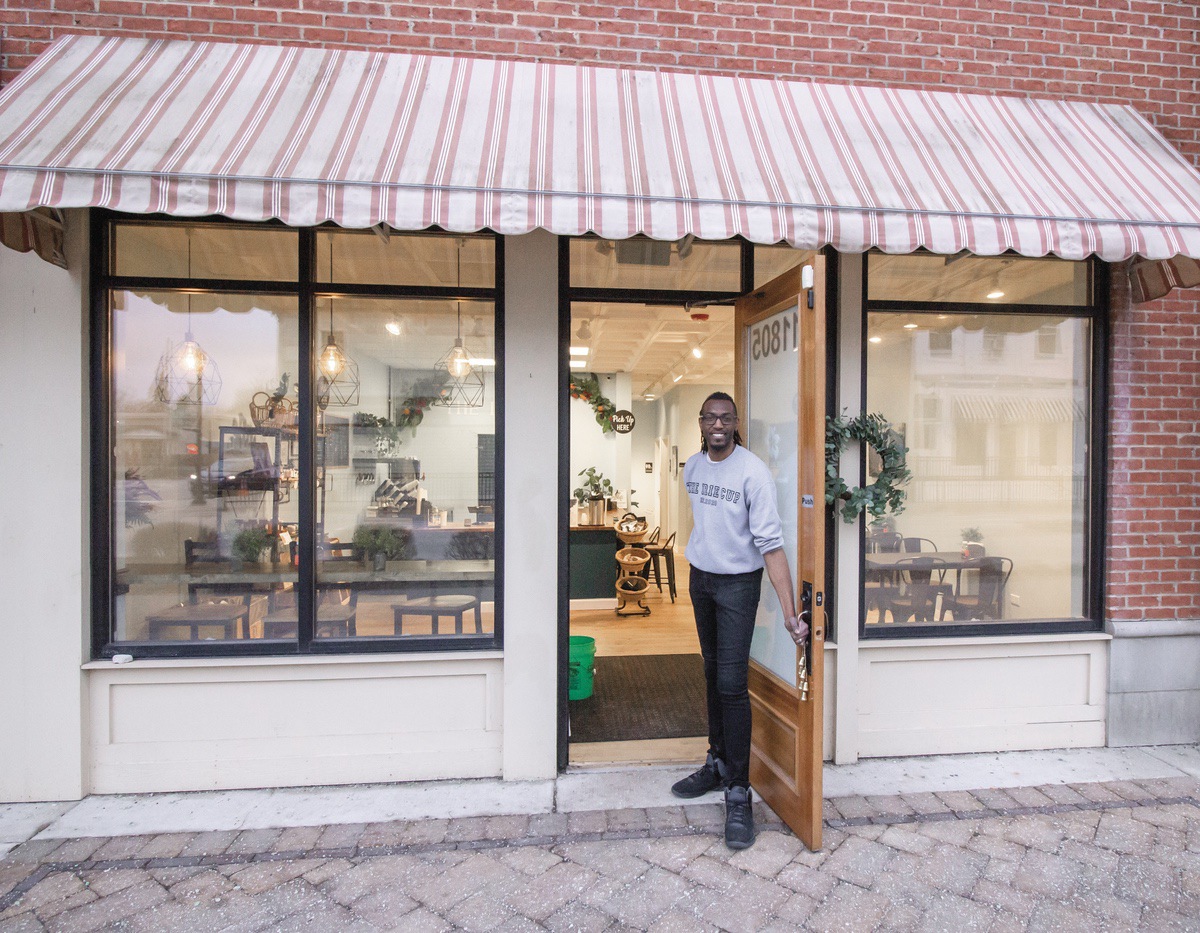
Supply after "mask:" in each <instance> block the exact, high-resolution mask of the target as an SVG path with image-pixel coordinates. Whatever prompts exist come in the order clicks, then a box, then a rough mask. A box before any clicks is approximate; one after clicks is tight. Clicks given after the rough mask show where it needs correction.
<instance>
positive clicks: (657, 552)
mask: <svg viewBox="0 0 1200 933" xmlns="http://www.w3.org/2000/svg"><path fill="white" fill-rule="evenodd" d="M654 531H655V534H657V533H658V529H657V528H656V529H655V530H654ZM642 547H643V548H645V549H646V550H647V551H649V552H650V564H649V567H650V571H649V573H647V575H646V579H647V580H649V579H650V574H653V580H654V583H655V585H657V586H658V591H659V592H660V593H661V592H662V568H661V567H660V566H659V563H658V562H659V561H660V560H662V561H665V562H666V565H667V592H668V593H670V594H671V602H675V532H673V531H672V532H671V534H670V535H669V536H668V537H667V540H666V541H664V542H663V543H662V544H657V543H654V544H651V543H643V544H642Z"/></svg>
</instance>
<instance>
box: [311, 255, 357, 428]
mask: <svg viewBox="0 0 1200 933" xmlns="http://www.w3.org/2000/svg"><path fill="white" fill-rule="evenodd" d="M329 281H330V282H332V281H333V243H332V242H330V244H329ZM360 387H361V383H360V382H359V378H358V364H357V363H356V362H354V360H352V359H351V358H350V357H349V356H347V355H346V352H345V351H344V350H343V349H342V348H341V347H339V346H338V343H337V338H336V337H335V336H334V332H333V298H330V299H329V338H328V339H327V340H326V342H325V347H324V349H322V350H321V353H320V355H319V356H318V357H317V407H318V408H320V410H321V411H324V410H325V409H326V408H328V407H329V406H330V405H336V406H339V407H343V408H346V407H352V406H354V405H357V404H358V396H359V390H360Z"/></svg>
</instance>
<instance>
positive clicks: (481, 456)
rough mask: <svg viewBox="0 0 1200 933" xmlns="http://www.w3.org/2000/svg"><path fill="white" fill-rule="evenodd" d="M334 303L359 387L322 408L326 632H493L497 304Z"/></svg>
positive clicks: (320, 498) (321, 558) (321, 581)
mask: <svg viewBox="0 0 1200 933" xmlns="http://www.w3.org/2000/svg"><path fill="white" fill-rule="evenodd" d="M326 303H327V300H326V299H322V301H321V304H322V305H325V304H326ZM331 303H332V305H333V318H334V320H335V322H336V327H337V328H339V329H340V333H339V335H338V339H339V340H340V341H341V343H342V345H343V347H344V349H345V352H346V354H347V355H348V357H350V358H351V359H353V360H354V361H355V362H356V364H357V366H358V372H359V374H360V379H361V386H360V392H359V396H358V398H357V400H356V401H355V402H354V403H353V404H339V403H337V401H336V400H332V401H330V402H329V403H328V404H327V405H326V406H325V407H324V409H323V410H321V411H320V412H319V421H320V423H321V425H322V434H321V436H320V437H319V438H318V446H317V451H318V464H319V467H320V469H319V473H318V490H317V531H318V539H317V541H318V571H317V573H318V585H319V591H320V593H321V594H322V595H321V601H320V607H319V612H318V627H317V636H318V637H325V636H347V635H351V636H401V635H402V636H427V635H440V636H446V637H451V638H452V637H454V636H458V635H464V636H471V635H479V634H490V633H491V632H492V631H493V616H494V611H493V610H494V595H493V580H494V556H495V539H494V527H495V526H494V507H495V397H496V385H495V378H496V365H495V327H494V310H493V306H492V304H491V303H490V302H481V301H474V302H470V301H463V302H457V301H434V300H425V301H421V300H405V301H399V300H381V299H365V298H363V299H345V298H338V299H336V300H331ZM392 325H394V326H392ZM397 330H398V331H399V333H395V331H397ZM322 342H323V340H322ZM456 350H458V351H461V353H458V354H456V353H455V352H454V351H456ZM321 402H322V399H321V398H320V397H319V396H318V398H317V404H318V406H320V404H321ZM322 619H324V621H322ZM345 619H349V620H350V621H349V622H348V623H347V622H346V621H341V620H345Z"/></svg>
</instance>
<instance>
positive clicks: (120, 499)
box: [106, 221, 497, 654]
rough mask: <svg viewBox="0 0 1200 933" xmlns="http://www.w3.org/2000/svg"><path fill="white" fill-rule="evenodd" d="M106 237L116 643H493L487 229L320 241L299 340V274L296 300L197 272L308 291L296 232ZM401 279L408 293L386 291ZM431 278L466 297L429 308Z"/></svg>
mask: <svg viewBox="0 0 1200 933" xmlns="http://www.w3.org/2000/svg"><path fill="white" fill-rule="evenodd" d="M110 230H111V231H112V242H113V248H112V252H111V256H110V258H111V260H112V263H113V268H112V269H109V270H108V274H109V276H110V277H111V278H110V284H111V285H113V286H114V287H113V288H112V289H111V290H110V291H109V293H108V299H109V308H110V316H111V397H110V398H109V400H108V408H107V411H106V415H107V416H108V417H110V418H111V422H110V427H111V432H112V445H113V460H112V464H111V466H112V471H111V476H112V477H113V481H112V487H111V489H110V490H109V501H110V503H111V510H112V511H111V541H110V553H111V558H112V560H111V564H112V567H111V571H112V576H111V589H110V591H109V596H110V608H111V616H110V619H109V626H110V627H109V630H108V633H107V634H108V635H109V637H110V639H111V640H112V641H113V642H115V643H126V644H142V645H147V644H157V645H160V646H171V645H185V646H186V645H188V644H190V645H192V646H193V647H192V648H191V649H190V650H189V649H186V648H185V649H184V650H183V652H182V653H193V654H195V653H202V652H203V648H201V647H200V645H201V644H202V643H210V642H227V643H242V644H246V643H248V642H250V641H252V640H253V641H257V642H259V643H262V642H271V641H274V642H276V643H277V644H278V645H279V646H280V647H281V648H283V647H287V646H292V647H293V648H294V647H295V645H296V644H297V643H298V642H299V641H302V640H304V639H306V638H307V637H308V636H307V634H306V633H307V631H308V630H309V629H310V627H311V631H312V633H313V637H315V638H317V639H331V638H337V639H353V638H372V637H376V638H383V637H386V638H389V639H392V638H399V639H401V640H403V641H407V642H409V643H414V644H416V643H420V642H421V641H422V640H423V639H424V640H428V639H429V638H430V637H433V638H435V639H436V640H437V643H438V644H441V643H443V642H446V643H453V642H454V641H455V640H456V639H458V640H460V641H462V640H465V639H470V638H478V637H479V636H484V637H490V636H491V635H492V634H493V633H494V632H495V629H496V624H495V598H494V580H495V570H494V567H495V550H496V539H495V534H494V528H495V525H494V521H495V510H496V505H497V493H496V468H495V459H496V458H495V449H496V443H495V441H496V435H495V431H496V425H495V411H496V388H497V387H496V341H495V334H496V321H495V317H496V315H495V307H494V304H493V303H492V301H491V300H490V294H491V293H490V292H483V294H484V295H485V296H488V299H489V300H483V299H481V297H480V293H481V292H482V290H483V289H484V288H490V287H491V286H492V285H493V284H494V281H495V241H494V239H493V238H491V237H486V236H476V237H470V236H453V237H452V236H445V235H440V236H411V237H407V236H400V235H396V236H394V237H391V238H390V239H389V238H385V237H379V236H377V235H376V234H374V233H369V232H368V233H361V232H348V231H338V230H330V229H323V230H321V231H318V232H317V233H316V235H315V240H316V252H317V257H318V264H319V265H320V263H321V261H322V260H323V261H324V266H323V268H324V272H325V275H324V276H321V275H320V274H319V273H318V275H317V278H318V279H319V280H321V281H323V282H328V283H330V285H329V286H318V287H323V288H325V289H326V291H324V292H320V291H318V292H317V294H316V296H315V302H314V304H313V307H312V311H313V314H312V318H311V320H312V324H311V329H309V330H307V331H306V332H305V334H304V335H303V336H302V334H301V330H300V320H301V315H300V311H299V308H300V304H299V297H298V296H299V295H300V293H301V288H300V287H301V284H302V283H300V282H299V281H296V286H295V292H294V293H293V294H290V295H287V296H268V295H255V294H247V293H237V292H221V293H215V292H207V293H205V292H203V291H202V290H203V289H205V288H214V287H216V286H217V285H218V284H221V285H222V286H224V285H225V283H217V282H214V281H206V280H205V278H204V276H206V275H214V276H215V275H217V274H220V275H222V276H224V277H225V278H227V279H235V278H239V277H240V278H244V279H246V280H247V284H246V285H245V286H244V287H245V288H247V289H253V286H252V285H250V284H249V282H250V281H261V280H262V279H263V278H270V279H274V280H284V281H287V280H294V279H296V275H297V273H296V262H295V260H296V257H297V256H298V255H299V250H298V244H299V239H298V233H297V231H295V230H286V229H280V228H270V227H266V226H253V225H229V224H144V223H139V222H131V223H125V222H123V221H115V222H113V224H112V225H111V227H110ZM114 269H115V270H118V271H114ZM120 274H124V275H137V276H148V277H151V278H163V277H167V278H171V277H188V278H191V279H192V280H193V281H194V283H195V286H194V287H195V288H196V292H195V293H193V294H188V293H185V292H183V291H168V290H157V291H147V290H138V289H123V288H120V287H116V286H120V285H123V284H127V280H122V279H121V278H120V277H119V275H120ZM397 283H401V284H407V286H408V287H406V288H404V289H396V291H401V290H402V291H404V293H405V296H404V297H402V298H401V297H396V296H392V297H388V296H387V295H386V294H385V292H386V289H385V287H384V286H387V285H389V284H397ZM189 284H190V283H189ZM360 286H362V287H360ZM414 286H415V287H414ZM422 286H428V287H429V289H430V291H434V292H438V294H439V295H445V294H446V292H447V287H453V288H459V287H461V288H462V289H463V290H464V294H462V295H455V296H454V298H453V299H449V300H447V299H445V298H443V297H436V298H435V297H424V298H423V297H420V296H419V295H420V288H421V287H422ZM269 288H270V289H277V288H279V286H278V285H277V284H274V283H272V285H270V286H269ZM439 290H440V291H439ZM356 292H358V293H359V294H358V295H356ZM362 292H369V293H370V294H369V295H363V294H361V293H362ZM302 339H303V340H310V341H311V344H312V354H313V373H312V376H310V377H304V378H308V379H311V382H310V384H309V391H308V397H309V398H311V399H312V404H313V405H314V410H313V413H312V414H313V418H312V422H311V423H312V424H313V425H314V431H315V434H314V437H313V460H312V461H311V462H312V465H313V467H314V470H313V474H312V475H311V476H309V475H308V474H307V472H306V470H307V467H306V465H305V462H304V461H303V460H302V456H301V447H302V444H301V431H302V423H301V422H302V421H304V419H302V418H301V413H300V408H299V399H300V394H301V382H302V375H301V373H300V358H301V353H300V344H301V340H302ZM306 423H307V422H306ZM306 449H307V448H306ZM309 491H311V492H312V495H313V499H312V503H313V514H312V518H311V519H309V518H307V514H308V513H307V512H306V513H305V516H306V517H305V519H304V520H303V521H302V519H301V510H300V499H301V495H302V494H303V495H304V496H306V497H307V495H308V493H309ZM306 540H307V541H308V542H311V543H312V544H313V546H314V547H313V550H314V551H315V554H316V566H315V568H314V567H312V566H311V565H309V564H307V563H305V561H306V560H307V558H306V556H305V555H307V554H308V553H311V552H310V550H309V549H308V548H307V547H304V546H303V545H304V544H305V542H306ZM314 570H315V572H314V573H313V574H312V575H311V576H310V575H309V572H310V571H314ZM309 582H313V583H315V588H314V597H315V605H314V609H315V611H314V612H313V613H312V618H311V619H306V620H303V621H304V622H306V623H307V622H311V626H309V625H308V624H302V619H301V608H302V604H303V605H306V606H307V605H308V604H309V601H307V600H303V599H301V586H302V584H303V585H307V584H308V583H309ZM174 650H175V649H172V651H174Z"/></svg>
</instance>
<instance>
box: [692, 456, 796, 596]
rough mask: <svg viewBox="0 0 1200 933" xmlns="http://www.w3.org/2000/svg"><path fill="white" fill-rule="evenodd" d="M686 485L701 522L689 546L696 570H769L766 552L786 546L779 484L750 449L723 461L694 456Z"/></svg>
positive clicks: (693, 508)
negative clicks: (777, 497)
mask: <svg viewBox="0 0 1200 933" xmlns="http://www.w3.org/2000/svg"><path fill="white" fill-rule="evenodd" d="M683 484H684V488H686V489H687V493H688V498H689V499H691V500H692V518H693V521H694V524H695V527H694V528H693V529H692V534H691V537H689V538H688V543H687V559H688V563H689V564H691V565H692V566H693V567H699V568H700V569H701V570H707V571H708V572H709V573H748V572H749V571H751V570H757V569H758V568H759V567H762V566H763V558H762V556H763V555H764V554H766V553H768V552H770V551H774V550H775V549H776V548H781V547H783V525H782V524H781V523H780V521H779V507H778V506H777V505H776V503H775V481H774V479H772V477H771V473H770V471H769V470H768V469H767V465H766V464H765V463H763V462H762V461H761V460H759V459H758V457H756V456H754V454H752V453H750V451H748V450H747V449H746V448H745V447H735V448H734V449H733V452H732V453H731V454H730V455H729V456H728V457H726V458H725V459H724V460H721V461H720V462H718V463H714V462H713V461H712V460H710V459H709V458H708V454H706V453H698V454H693V455H692V456H690V457H688V460H687V463H685V464H684V465H683Z"/></svg>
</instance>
